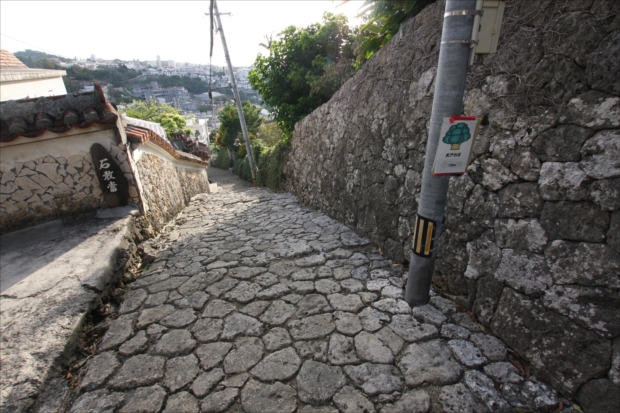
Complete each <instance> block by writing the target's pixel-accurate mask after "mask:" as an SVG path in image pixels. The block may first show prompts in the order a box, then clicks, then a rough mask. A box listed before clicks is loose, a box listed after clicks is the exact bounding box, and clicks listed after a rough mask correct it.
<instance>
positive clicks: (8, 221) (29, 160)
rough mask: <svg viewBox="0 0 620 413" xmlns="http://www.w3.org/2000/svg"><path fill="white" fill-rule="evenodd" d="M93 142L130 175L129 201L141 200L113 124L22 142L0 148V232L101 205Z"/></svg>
mask: <svg viewBox="0 0 620 413" xmlns="http://www.w3.org/2000/svg"><path fill="white" fill-rule="evenodd" d="M50 135H52V134H51V133H50ZM21 139H25V138H21ZM44 139H45V137H44ZM95 142H98V143H101V144H103V145H104V147H106V148H107V149H108V150H109V151H110V154H111V155H112V156H113V158H114V159H115V160H116V162H117V163H118V164H119V166H120V167H121V170H122V171H123V172H124V174H125V177H126V178H127V180H128V183H129V194H130V201H131V202H134V203H136V204H139V203H140V198H139V195H138V191H137V188H136V185H135V181H134V178H133V174H132V171H131V168H130V165H129V163H128V158H127V153H126V150H125V144H123V143H117V142H118V141H117V139H116V138H115V132H114V130H113V129H104V130H94V131H91V132H90V133H88V134H87V135H85V134H77V135H68V136H65V137H59V138H55V139H48V140H42V141H38V142H30V141H26V142H25V143H23V144H19V145H11V146H3V147H2V152H3V154H2V162H0V234H3V233H6V232H8V231H13V230H17V229H20V228H24V227H27V226H31V225H36V224H39V223H42V222H46V221H50V220H53V219H57V218H61V217H64V216H68V215H72V214H76V213H82V212H87V211H93V210H96V209H98V208H100V207H102V206H104V205H105V201H104V199H103V197H102V192H101V188H100V186H99V181H98V179H97V175H96V173H95V170H94V167H93V161H92V157H91V155H90V152H89V148H90V145H92V143H95ZM18 143H19V142H18Z"/></svg>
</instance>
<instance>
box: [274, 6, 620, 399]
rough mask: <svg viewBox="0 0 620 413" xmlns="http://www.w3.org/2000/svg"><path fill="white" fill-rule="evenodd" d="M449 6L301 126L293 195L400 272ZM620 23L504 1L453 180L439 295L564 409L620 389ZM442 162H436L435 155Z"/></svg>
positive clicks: (472, 80)
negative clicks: (368, 242) (524, 364)
mask: <svg viewBox="0 0 620 413" xmlns="http://www.w3.org/2000/svg"><path fill="white" fill-rule="evenodd" d="M444 6H445V5H444V2H443V1H438V2H437V3H435V4H433V5H431V6H429V7H427V8H426V9H425V10H424V11H423V12H422V13H421V14H420V15H418V16H417V17H416V18H415V19H412V20H411V21H409V22H408V23H407V24H405V25H404V27H403V28H401V30H400V32H399V34H398V35H396V36H395V37H394V38H393V39H392V40H391V41H390V43H389V44H388V46H387V47H385V48H384V49H382V50H381V51H379V52H378V53H377V54H376V55H375V56H374V57H373V58H372V59H371V60H370V61H368V62H367V63H366V64H365V66H364V68H363V69H362V70H360V71H359V72H358V73H357V74H356V75H355V76H354V77H353V78H352V79H351V80H349V81H348V82H347V83H346V84H345V85H344V86H343V88H342V89H341V90H340V91H339V92H337V93H336V94H335V95H334V97H333V98H332V99H331V100H330V102H328V103H327V104H325V105H323V106H321V107H320V108H318V109H317V110H316V111H315V112H313V113H312V114H311V115H309V116H308V117H306V118H305V119H304V120H303V121H301V122H299V123H298V124H297V125H296V128H295V133H294V136H293V140H292V150H291V154H290V159H289V162H288V164H287V166H286V171H285V172H286V174H287V189H288V190H289V191H291V192H292V193H294V194H296V195H297V196H298V197H299V198H300V200H301V201H302V202H303V203H305V204H306V205H308V206H311V207H313V208H316V209H320V210H322V211H324V212H325V213H327V214H328V215H330V216H332V217H334V218H337V219H339V220H341V221H344V222H345V223H347V224H348V225H350V226H351V227H353V228H355V229H356V230H357V231H358V232H359V233H361V234H364V235H366V236H368V237H370V238H371V239H372V240H373V241H375V242H376V243H378V244H379V245H380V246H382V249H383V251H384V253H386V254H387V255H388V256H390V257H391V258H393V259H395V260H399V261H404V260H406V259H407V258H408V255H409V254H410V246H411V237H412V232H413V231H412V228H413V223H414V219H415V211H416V210H417V201H418V197H419V189H420V184H421V173H422V169H423V162H424V157H425V156H426V155H427V154H425V153H424V152H425V147H426V139H427V129H428V120H429V118H430V112H431V106H432V100H433V91H434V80H435V73H436V65H437V57H438V49H439V41H440V36H441V33H440V32H441V24H442V18H443V11H444ZM619 29H620V9H619V8H618V3H617V2H614V1H602V0H594V1H574V2H573V1H568V2H567V1H559V0H558V1H556V0H545V1H540V2H531V1H525V0H515V1H508V2H507V5H506V13H505V16H504V23H503V26H502V33H501V36H500V42H499V45H500V46H499V50H498V53H497V54H496V55H489V56H484V57H482V56H480V57H478V59H477V62H476V64H475V65H474V66H473V67H472V68H471V70H470V73H469V75H468V84H467V90H466V97H465V102H464V114H466V115H477V116H479V117H482V119H483V122H482V127H481V131H480V135H479V137H478V139H477V141H476V144H475V147H474V155H475V156H474V160H473V162H472V164H471V166H470V168H469V170H468V173H467V174H466V175H464V176H462V177H459V178H452V179H451V183H450V191H449V198H448V203H447V212H446V220H445V226H444V232H443V233H442V234H438V235H440V250H439V253H438V261H437V267H436V272H435V274H434V276H433V282H434V288H435V290H436V291H437V292H439V293H440V294H442V295H445V296H448V297H451V298H453V299H455V300H456V301H457V302H458V303H459V304H461V305H462V306H463V307H465V308H467V309H470V310H472V311H473V313H474V314H475V316H476V317H477V320H478V321H479V322H480V323H481V324H482V325H483V326H485V327H486V328H487V329H490V330H491V331H493V332H494V333H495V334H496V335H498V336H499V337H500V338H502V339H503V340H504V341H505V342H507V343H508V344H509V345H510V346H511V347H512V348H513V349H514V350H515V351H517V352H518V353H519V354H520V355H521V356H522V357H524V358H525V359H526V360H527V361H528V362H529V363H530V365H531V367H532V370H533V371H534V372H535V374H536V375H537V376H538V377H540V378H541V379H543V380H549V381H551V383H552V384H553V386H554V387H555V388H557V389H559V390H560V391H561V392H562V393H563V394H565V395H567V396H569V397H573V396H577V397H581V398H584V397H587V394H605V393H606V392H609V391H616V392H617V391H619V389H618V388H619V387H620V371H619V369H620V318H619V317H618V314H619V313H620V296H619V293H620V240H619V237H620V97H619V95H620V82H618V77H617V74H618V72H619V70H620V68H619V64H618V62H619V61H620V59H618V50H620V30H619ZM431 156H432V155H431Z"/></svg>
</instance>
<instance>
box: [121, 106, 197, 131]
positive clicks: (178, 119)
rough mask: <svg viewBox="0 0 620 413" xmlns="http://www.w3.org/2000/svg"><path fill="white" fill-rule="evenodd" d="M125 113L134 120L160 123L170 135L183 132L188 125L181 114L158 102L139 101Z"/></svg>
mask: <svg viewBox="0 0 620 413" xmlns="http://www.w3.org/2000/svg"><path fill="white" fill-rule="evenodd" d="M125 113H126V114H127V116H131V117H132V118H138V119H143V120H148V121H151V122H157V123H159V124H160V125H161V126H162V127H163V128H164V130H165V131H166V133H167V134H168V135H170V134H171V133H175V132H180V131H182V130H183V128H184V127H185V124H186V121H185V118H184V117H183V115H181V112H179V111H178V110H177V109H175V108H173V107H172V106H170V105H166V104H165V103H160V102H159V101H156V100H149V101H148V102H147V101H144V100H139V101H137V102H136V103H135V104H133V105H131V106H128V107H127V110H126V112H125Z"/></svg>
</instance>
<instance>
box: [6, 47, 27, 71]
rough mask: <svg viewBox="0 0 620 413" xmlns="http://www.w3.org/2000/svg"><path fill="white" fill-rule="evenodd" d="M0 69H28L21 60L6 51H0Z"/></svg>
mask: <svg viewBox="0 0 620 413" xmlns="http://www.w3.org/2000/svg"><path fill="white" fill-rule="evenodd" d="M0 69H28V66H26V65H25V64H24V63H23V62H22V61H21V60H19V59H18V58H16V57H15V56H14V55H13V53H11V52H9V51H8V50H4V49H0Z"/></svg>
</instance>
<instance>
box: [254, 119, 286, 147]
mask: <svg viewBox="0 0 620 413" xmlns="http://www.w3.org/2000/svg"><path fill="white" fill-rule="evenodd" d="M256 136H257V137H258V139H260V140H262V141H263V142H265V144H266V145H267V146H274V145H275V144H276V143H278V142H280V141H281V140H283V139H284V135H283V134H282V129H280V127H279V126H278V124H277V123H275V122H271V123H264V124H263V125H261V127H260V129H259V130H258V134H257V135H256Z"/></svg>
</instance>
